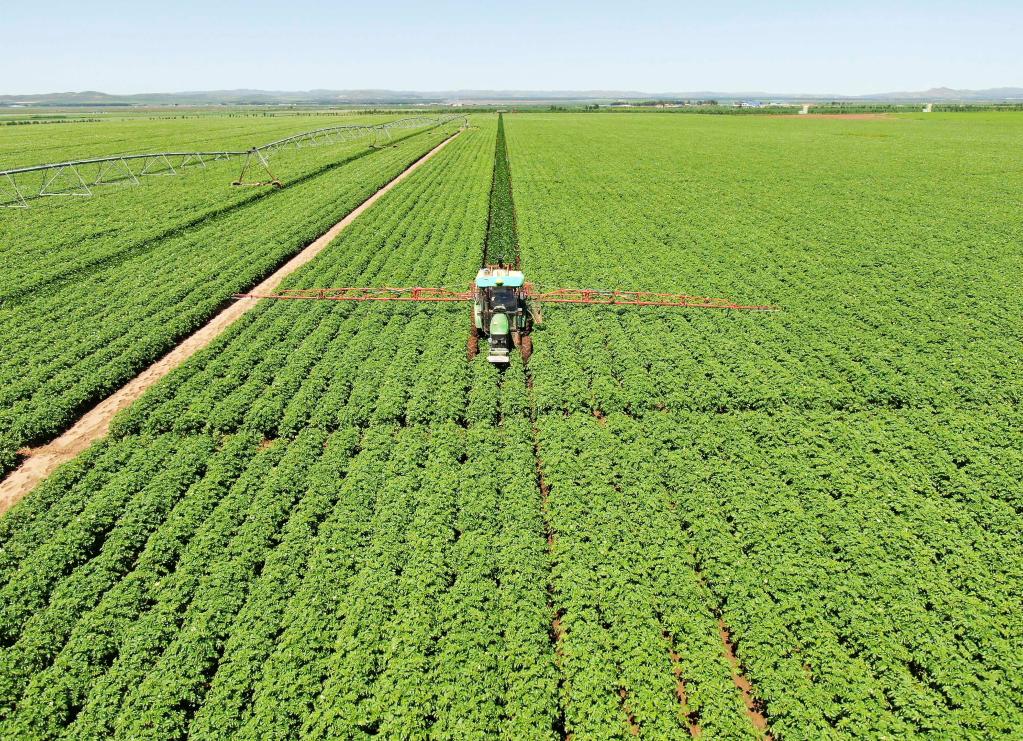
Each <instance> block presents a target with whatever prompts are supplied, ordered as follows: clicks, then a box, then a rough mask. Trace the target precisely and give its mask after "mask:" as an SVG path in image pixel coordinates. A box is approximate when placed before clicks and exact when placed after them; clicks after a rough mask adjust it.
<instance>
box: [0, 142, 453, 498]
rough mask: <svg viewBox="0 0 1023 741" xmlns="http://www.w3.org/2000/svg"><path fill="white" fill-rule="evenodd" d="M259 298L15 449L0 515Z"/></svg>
mask: <svg viewBox="0 0 1023 741" xmlns="http://www.w3.org/2000/svg"><path fill="white" fill-rule="evenodd" d="M461 133H462V129H459V130H458V131H456V132H454V133H452V134H451V135H450V136H448V137H447V138H446V139H444V140H443V141H442V142H440V143H439V144H438V145H437V146H435V147H434V148H433V149H431V150H430V151H429V152H427V153H426V154H424V155H423V156H422V157H420V158H419V159H417V160H416V161H415V162H413V163H412V164H411V165H409V166H408V167H407V168H405V169H404V170H403V171H402V172H401V173H399V174H398V175H397V176H396V177H395V178H393V179H392V180H391V181H390V182H388V183H387V184H386V185H384V186H383V187H382V188H380V189H379V190H377V191H376V193H374V194H373V195H371V196H370V197H369V198H367V199H366V200H365V201H363V202H362V203H361V204H360V205H359V206H357V207H356V208H355V209H354V210H353V211H352V212H351V213H349V214H348V215H347V216H346V217H344V218H343V219H342V220H341V221H339V222H338V223H337V224H335V225H334V226H332V227H331V228H330V229H328V230H327V231H326V232H325V233H324V234H322V235H321V236H320V237H318V238H317V239H316V240H315V241H313V242H312V243H311V244H309V245H308V246H306V247H305V248H304V249H303V250H301V251H300V252H298V253H297V254H296V255H294V256H293V257H292V258H291V259H290V260H288V261H287V262H286V263H284V265H282V266H281V267H279V268H278V269H277V270H276V271H275V272H274V273H272V274H271V275H270V276H269V277H267V278H265V279H264V280H263V281H262V282H261V283H259V284H258V285H256V286H253V287H252V288H250V289H249V290H248V291H247V292H248V293H270V292H272V291H274V290H275V289H276V288H277V286H278V285H279V284H280V283H281V282H282V281H283V280H284V279H285V278H287V277H288V276H289V275H291V274H292V273H293V272H295V271H296V270H298V269H299V268H300V267H302V266H303V265H305V264H306V263H308V262H310V261H311V260H312V259H313V258H315V257H316V256H317V255H319V254H320V252H322V251H323V250H324V248H326V247H327V245H328V244H330V243H331V242H332V241H333V240H334V239H335V238H336V237H337V236H338V235H339V234H340V233H341V232H342V231H344V229H346V228H347V227H348V226H349V225H350V224H351V223H352V222H353V221H355V220H356V219H357V218H358V217H359V216H361V215H362V214H363V213H364V212H365V211H367V210H368V209H369V208H370V207H372V206H373V204H375V203H376V202H377V201H378V200H380V199H381V198H383V197H384V196H385V195H386V194H387V193H388V192H389V191H390V190H391V189H393V188H394V187H396V186H397V185H398V184H399V183H401V182H402V181H403V180H405V179H406V178H408V177H409V176H410V175H411V174H412V173H413V172H415V171H416V170H417V169H419V168H420V167H422V166H423V165H424V164H425V163H426V162H427V161H429V160H430V159H431V158H433V157H434V156H435V155H436V154H438V153H439V152H440V151H441V150H442V149H444V147H446V146H447V145H448V144H450V143H451V142H452V141H453V140H454V139H455V138H456V137H457V136H458V135H459V134H461ZM258 301H259V299H255V298H242V299H238V300H236V301H233V302H231V303H229V304H228V305H227V306H226V308H224V309H222V310H221V311H220V312H219V313H218V314H216V315H215V316H214V317H213V318H212V319H210V320H209V321H208V322H207V323H206V324H205V325H203V326H202V327H201V328H200V329H198V330H197V331H195V332H193V333H192V334H191V335H189V336H188V337H186V338H185V339H184V340H182V341H181V342H179V343H178V344H177V345H176V346H175V347H174V349H172V350H171V351H170V352H168V353H167V354H166V355H164V356H163V357H161V358H160V359H159V360H157V361H155V362H154V363H152V364H151V365H150V366H149V367H148V368H146V369H145V370H144V371H142V372H141V373H140V374H138V375H137V376H135V378H133V379H132V380H131V381H129V382H128V383H127V384H125V385H124V386H122V387H121V388H119V389H118V390H117V391H115V392H114V393H113V394H111V395H110V396H108V397H107V398H106V399H104V400H103V401H101V402H100V403H99V404H97V405H95V406H94V407H92V408H91V409H90V410H89V411H88V412H86V413H85V414H84V415H83V416H81V417H80V418H79V419H78V421H77V422H76V423H75V424H74V425H73V426H72V427H71V428H69V429H68V430H66V431H65V432H64V433H63V434H62V435H60V436H59V437H57V438H56V439H54V440H52V441H51V442H49V443H46V444H44V445H40V446H38V447H34V448H29V449H25V450H22V451H20V452H21V454H22V455H24V456H26V458H25V460H24V461H22V463H21V465H19V466H18V467H17V468H16V469H14V470H13V471H12V472H11V473H10V474H9V475H8V476H7V477H6V478H5V479H3V480H2V481H0V515H3V514H4V513H5V512H7V510H9V509H10V508H11V507H13V506H14V505H15V504H16V503H17V502H19V501H20V500H21V499H22V498H23V497H24V496H25V495H26V494H28V493H29V492H30V491H32V489H34V488H35V487H36V486H37V485H38V484H39V483H41V482H42V481H43V480H44V479H45V478H46V477H47V476H49V475H50V474H51V473H53V471H55V470H56V469H57V468H58V467H59V466H61V465H62V464H64V463H67V462H68V461H70V460H71V459H72V458H74V457H75V456H77V455H78V454H79V453H81V452H83V451H85V450H86V449H87V448H89V447H90V446H91V445H92V444H93V443H95V442H97V441H98V440H100V439H101V438H103V437H104V436H105V435H106V434H107V431H108V430H109V428H110V422H111V421H112V420H113V418H114V416H115V415H116V414H117V413H118V412H120V411H121V410H123V409H126V408H127V407H128V406H130V405H131V404H132V403H133V402H134V401H135V400H136V399H138V398H139V397H140V396H142V394H144V393H145V392H146V391H147V390H148V389H149V388H150V387H151V386H153V385H154V384H155V383H157V382H158V381H159V380H160V379H162V378H163V377H164V376H166V375H167V374H169V373H170V372H171V371H173V370H174V369H175V368H177V367H178V366H180V365H181V364H182V363H184V362H185V361H186V360H188V359H189V358H191V357H192V356H193V355H195V354H196V353H197V352H199V351H200V350H202V349H203V348H205V347H207V346H208V345H209V344H210V343H212V342H213V341H214V340H215V339H217V337H219V336H220V335H221V334H223V333H224V332H225V331H226V330H227V328H228V327H230V326H231V325H232V324H234V323H235V322H236V321H237V320H238V319H240V318H241V317H242V316H243V315H244V314H245V313H246V312H248V311H250V310H251V309H252V308H254V307H255V306H256V304H257V303H258Z"/></svg>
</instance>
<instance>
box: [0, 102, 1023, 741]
mask: <svg viewBox="0 0 1023 741" xmlns="http://www.w3.org/2000/svg"><path fill="white" fill-rule="evenodd" d="M971 118H972V117H971ZM476 123H477V124H478V126H479V128H472V129H469V130H467V131H465V132H463V133H461V134H460V135H459V136H458V137H457V138H456V139H455V140H453V141H452V142H451V143H450V144H449V145H448V146H447V147H446V148H445V149H444V151H443V152H441V153H440V154H438V156H437V157H436V158H434V159H433V160H431V162H430V163H428V164H427V165H425V166H424V167H423V168H421V169H420V170H418V171H417V172H416V173H414V174H413V175H412V176H411V177H410V178H409V179H408V180H407V181H405V182H403V183H402V184H401V185H399V186H398V187H397V188H395V189H394V190H393V191H391V192H390V193H388V194H387V195H386V196H385V197H384V198H383V199H381V201H380V202H379V203H378V204H377V205H375V206H374V207H373V208H372V209H370V210H369V211H367V212H366V213H365V214H364V215H362V216H360V218H359V219H358V220H356V221H355V222H354V223H353V224H352V226H351V227H350V228H349V229H347V230H346V231H345V232H344V233H342V235H341V236H339V237H338V239H336V240H335V241H334V242H333V243H332V244H331V245H330V246H328V248H327V249H326V250H325V251H324V252H323V253H321V255H320V256H319V257H318V258H317V259H316V260H314V261H313V262H311V263H310V264H309V265H307V266H305V267H304V268H303V269H301V270H300V271H298V272H297V273H296V274H295V275H294V276H292V277H291V279H289V281H288V282H287V283H286V286H287V287H296V288H297V287H315V286H332V285H333V286H344V285H406V286H410V285H426V286H431V285H433V286H447V287H450V288H461V287H463V286H465V285H466V284H467V283H468V282H469V280H471V278H472V275H473V274H474V272H475V270H476V269H477V268H478V266H479V263H480V260H481V258H482V256H483V255H485V254H487V252H491V254H497V251H499V250H500V248H498V247H497V245H515V244H518V245H520V248H521V258H522V267H523V269H524V270H525V271H526V274H527V278H528V279H530V280H535V281H537V282H540V283H542V284H543V285H545V286H551V287H555V286H559V285H564V286H569V287H594V288H630V289H637V290H664V291H685V292H688V293H707V294H710V295H724V296H727V297H730V298H734V299H736V300H740V301H743V302H756V303H775V304H779V305H780V306H781V307H782V309H783V311H782V312H780V313H776V314H732V313H713V312H695V311H692V312H679V311H676V310H668V309H663V310H662V309H657V308H648V309H626V308H606V307H593V306H589V307H567V306H566V307H546V311H545V323H544V325H543V326H542V327H540V328H538V329H537V331H536V332H535V333H534V336H533V341H534V354H533V356H532V359H531V360H530V362H529V364H528V366H523V365H522V364H521V363H520V362H519V358H518V356H517V355H516V356H514V362H513V364H512V366H511V367H510V368H508V369H507V370H505V371H504V372H499V371H497V370H495V369H494V368H493V367H492V366H490V365H489V364H488V363H487V362H486V361H485V359H484V358H483V357H482V356H480V357H477V358H475V359H474V360H471V361H470V360H469V359H467V357H466V352H465V348H466V345H465V343H466V339H467V334H468V329H469V314H468V308H467V307H466V306H461V305H457V304H453V305H446V304H435V305H405V304H346V303H340V302H326V301H324V302H300V301H287V302H266V303H265V304H264V305H261V306H259V307H257V308H256V309H254V310H253V311H251V312H249V313H248V314H247V315H246V316H245V317H244V318H243V319H241V320H240V321H239V322H237V323H236V324H235V325H234V326H233V327H232V328H231V329H229V330H228V332H226V333H225V335H224V336H222V337H221V338H220V339H219V340H218V341H217V342H216V343H214V345H213V346H212V347H210V348H209V349H207V350H206V351H204V352H202V353H200V354H198V355H197V356H195V357H194V358H192V359H191V360H190V361H189V362H188V363H186V364H185V365H184V366H183V367H181V368H179V369H178V370H177V371H175V372H174V373H172V374H171V375H170V376H168V377H167V378H166V379H164V381H163V382H161V383H160V384H158V385H157V386H155V387H154V388H153V389H151V390H150V391H149V392H148V393H147V394H146V395H145V396H143V397H142V399H140V400H139V401H138V402H137V403H136V404H135V405H133V406H132V407H131V408H130V409H128V410H126V412H124V413H122V414H121V415H120V416H119V417H118V418H117V419H116V420H115V422H114V425H113V427H112V431H111V436H110V437H109V438H108V439H107V440H106V441H104V442H102V443H101V444H99V445H97V446H96V447H94V448H93V449H91V450H90V451H88V452H87V453H85V454H84V455H83V456H81V457H79V458H78V459H76V460H75V461H73V462H72V463H71V464H69V465H67V466H65V467H63V468H61V469H60V470H59V471H58V472H57V473H56V474H55V475H53V476H52V477H50V479H48V480H47V481H46V482H45V483H44V484H43V485H42V486H41V487H40V488H39V489H38V490H36V491H35V492H33V493H32V494H31V495H30V496H29V497H28V498H26V499H25V500H24V501H23V502H22V503H20V504H19V505H18V506H17V507H15V508H14V509H13V510H12V511H11V512H10V513H9V514H8V515H7V516H5V517H4V518H3V519H0V592H2V597H3V600H2V606H0V735H4V736H10V737H31V738H54V737H58V736H60V737H73V738H82V739H85V738H97V737H115V738H129V737H130V738H137V737H160V738H184V737H186V736H195V737H199V738H223V737H228V736H231V737H241V738H256V737H259V738H263V737H266V736H270V737H275V738H295V737H306V738H312V737H315V738H368V737H370V736H376V735H384V736H389V737H413V738H426V737H430V738H456V737H457V738H464V737H470V738H492V737H502V738H516V739H517V738H564V737H566V736H568V735H571V737H572V738H576V739H589V738H600V739H604V738H629V737H631V736H632V734H634V733H638V734H639V735H641V736H645V737H649V738H684V737H687V736H689V735H690V734H691V733H693V732H697V733H698V734H699V736H700V737H701V738H722V739H734V738H756V737H758V736H762V735H763V733H764V728H763V727H762V723H761V721H760V720H759V719H758V718H757V716H756V713H754V712H751V709H750V706H752V708H753V710H756V711H759V712H761V713H763V715H764V716H765V717H766V731H767V732H769V733H770V734H771V735H772V737H774V738H784V739H803V738H805V739H819V738H847V737H863V738H878V737H889V738H908V737H921V738H960V737H987V736H992V735H1005V736H1011V735H1012V734H1013V732H1014V731H1015V729H1016V728H1018V727H1019V726H1020V725H1021V723H1023V717H1021V715H1020V710H1019V708H1020V707H1021V705H1023V703H1021V700H1023V684H1021V681H1020V677H1023V666H1020V660H1019V656H1021V655H1023V651H1021V649H1023V645H1021V639H1020V636H1023V623H1021V620H1020V617H1019V616H1020V615H1021V614H1023V612H1021V610H1020V605H1021V604H1023V590H1021V588H1020V586H1019V585H1020V584H1023V549H1021V546H1020V543H1019V538H1018V533H1019V531H1020V526H1021V524H1023V523H1021V512H1023V509H1021V508H1023V498H1021V496H1020V489H1019V485H1018V482H1019V481H1020V480H1021V479H1023V457H1021V455H1020V450H1021V449H1023V445H1021V441H1023V417H1021V415H1020V412H1019V408H1018V401H1019V391H1020V386H1019V378H1018V374H1016V373H1014V369H1015V367H1016V365H1018V363H1016V361H1015V357H1014V356H1013V355H1012V351H1013V348H1014V344H1013V343H1014V341H1015V339H1014V338H1016V339H1018V337H1017V336H1018V335H1019V334H1020V324H1019V316H1018V315H1019V313H1020V312H1019V311H1017V309H1018V308H1020V307H1019V306H1018V304H1019V300H1020V299H1019V297H1018V296H1016V295H1014V294H1013V293H1012V291H1011V290H1010V289H1011V288H1012V280H1013V275H1014V272H1013V271H1014V269H1015V268H1016V267H1017V263H1018V259H1019V258H1018V253H1017V252H1015V251H1013V249H1012V247H1013V245H1014V244H1015V242H1016V241H1018V240H1015V237H1016V236H1018V235H1017V231H1018V230H1016V226H1015V223H1014V222H1013V221H1012V215H1013V213H1014V212H1013V210H1012V204H1013V200H1012V199H1013V198H1014V193H1015V192H1016V190H1017V189H1018V186H1019V185H1020V183H1018V182H1017V181H1018V179H1019V176H1018V174H1014V173H1013V172H1012V171H1011V168H1009V167H1007V165H1006V161H1005V157H1006V155H1005V151H1007V150H1006V149H1005V146H1004V145H1005V143H1006V142H1007V141H1010V140H1011V139H1012V137H1013V136H1014V135H1016V132H1017V131H1018V127H1019V125H1020V124H1019V123H1015V122H1014V121H1013V120H1010V119H1009V117H1007V116H999V117H985V116H984V115H983V114H978V116H977V117H976V118H972V120H971V121H969V122H965V123H964V122H961V121H959V120H955V119H940V118H938V119H925V120H924V119H921V120H917V119H907V120H905V121H900V120H899V119H894V120H893V121H836V120H827V119H821V120H817V121H812V122H808V121H803V120H799V119H756V118H740V117H735V118H731V117H722V118H720V119H717V118H711V117H686V116H679V115H673V116H659V115H657V114H644V115H642V116H629V115H627V114H621V115H616V116H608V117H593V116H590V117H586V116H584V115H579V116H572V115H568V114H562V115H558V116H547V115H543V114H535V115H526V114H522V115H519V114H516V115H514V116H508V117H506V119H505V121H504V124H503V127H501V128H499V126H498V123H497V121H495V120H493V119H487V118H483V117H480V118H479V119H478V120H477V121H476ZM797 127H798V128H797ZM898 127H903V128H898ZM907 127H910V128H907ZM912 127H915V128H912ZM1014 127H1015V128H1014ZM505 135H506V136H507V142H506V145H507V153H506V154H507V155H508V157H507V162H505V164H502V162H503V161H504V158H503V157H502V155H503V154H505V151H504V148H503V146H502V144H501V143H499V142H500V141H502V140H503V139H504V136H505ZM495 154H496V156H495ZM375 156H376V155H374V157H375ZM364 159H365V160H366V161H369V160H370V158H369V157H367V158H364ZM360 161H361V160H360ZM509 162H510V164H511V167H510V168H507V167H506V165H507V164H508V163H509ZM942 173H951V174H953V175H954V176H955V177H954V178H953V179H952V180H949V179H947V178H946V179H945V180H941V181H938V180H937V179H936V178H938V176H939V175H941V174H942ZM323 177H324V176H321V177H320V178H317V179H315V180H311V181H309V183H310V184H309V187H308V189H307V191H306V198H307V199H308V200H307V201H303V202H302V203H298V202H295V203H294V204H293V208H294V209H295V211H296V212H301V213H306V209H307V208H310V204H322V203H326V202H327V201H328V200H329V199H330V198H332V197H333V194H331V193H322V192H321V191H320V190H319V188H323V187H326V186H327V185H328V182H327V181H326V180H324V179H323ZM332 183H333V181H330V184H332ZM314 186H315V187H314ZM303 187H304V186H303ZM285 193H287V191H285ZM276 197H277V196H274V198H276ZM321 198H322V199H323V200H320V199H321ZM269 200H270V201H272V200H273V199H269ZM274 213H275V214H276V213H278V212H276V211H275V212H274ZM243 262H244V261H243V259H242V258H241V257H239V264H243ZM118 280H119V281H127V280H128V279H127V278H126V277H125V276H118ZM178 280H180V276H179V277H178ZM168 281H169V279H168ZM957 286H959V287H960V288H959V289H957V288H956V287H957ZM82 321H84V320H83V319H82V318H80V317H77V316H76V317H74V318H73V323H72V324H70V325H69V326H75V325H76V324H78V323H81V322H82ZM16 382H17V379H12V380H11V381H9V382H8V385H12V384H16ZM732 653H734V657H735V663H734V664H733V661H732V656H731V654H732ZM744 681H748V683H749V685H750V686H749V695H748V697H747V696H745V695H744V692H743V691H742V685H743V682H744Z"/></svg>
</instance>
